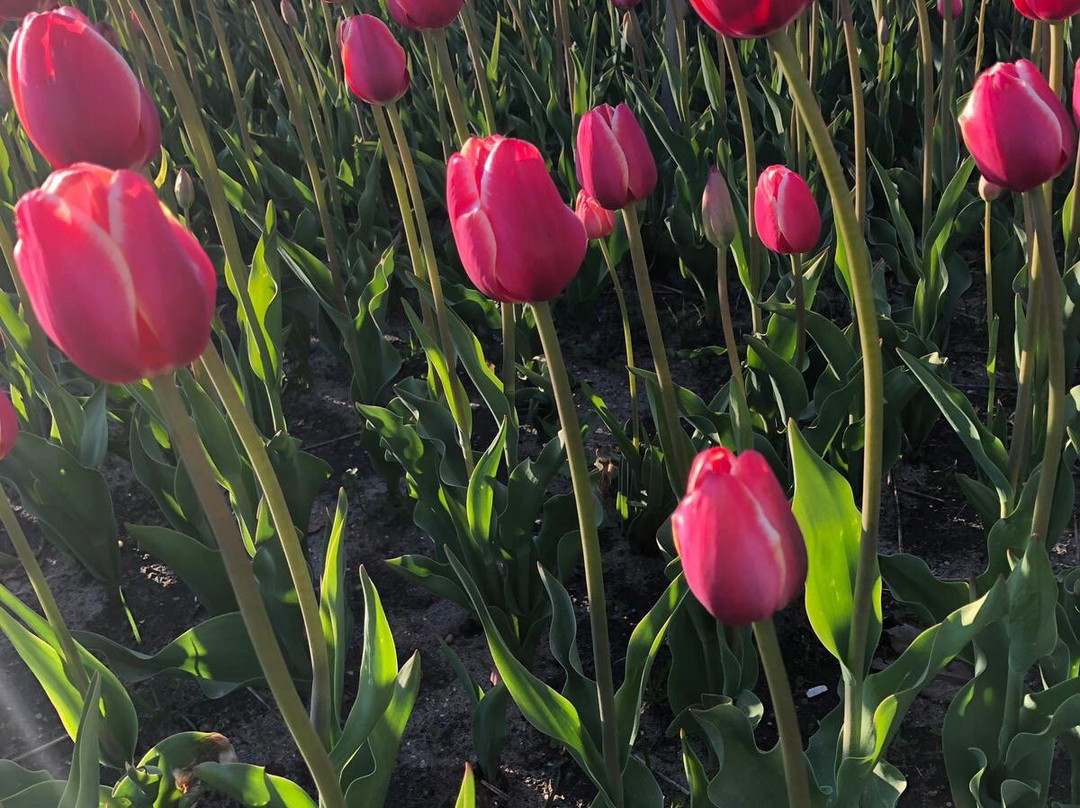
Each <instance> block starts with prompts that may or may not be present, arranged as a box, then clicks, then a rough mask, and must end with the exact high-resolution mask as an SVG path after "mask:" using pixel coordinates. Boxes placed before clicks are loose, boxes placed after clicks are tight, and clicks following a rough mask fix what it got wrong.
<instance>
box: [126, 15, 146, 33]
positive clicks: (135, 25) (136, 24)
mask: <svg viewBox="0 0 1080 808" xmlns="http://www.w3.org/2000/svg"><path fill="white" fill-rule="evenodd" d="M128 20H129V21H130V22H131V28H132V30H134V31H137V32H138V33H140V34H142V35H143V36H146V31H145V30H144V29H143V27H142V20H140V19H139V15H138V14H136V13H135V11H134V10H132V11H129V12H128Z"/></svg>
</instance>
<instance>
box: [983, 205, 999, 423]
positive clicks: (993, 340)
mask: <svg viewBox="0 0 1080 808" xmlns="http://www.w3.org/2000/svg"><path fill="white" fill-rule="evenodd" d="M984 206H985V211H984V214H983V268H984V273H985V277H986V328H987V349H986V381H987V386H988V392H987V397H986V425H987V427H989V428H992V426H993V423H994V410H995V407H996V398H997V352H998V326H999V324H1000V320H999V318H998V316H997V315H996V314H995V313H994V256H993V238H992V228H993V224H994V216H993V203H992V202H990V201H987V202H985V203H984Z"/></svg>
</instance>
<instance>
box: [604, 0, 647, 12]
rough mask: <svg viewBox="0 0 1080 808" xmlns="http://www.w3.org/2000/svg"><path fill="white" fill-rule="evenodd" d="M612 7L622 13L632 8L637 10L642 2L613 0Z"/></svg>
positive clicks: (636, 0) (638, 0) (639, 0)
mask: <svg viewBox="0 0 1080 808" xmlns="http://www.w3.org/2000/svg"><path fill="white" fill-rule="evenodd" d="M611 5H613V6H615V8H617V9H621V10H622V11H627V10H629V9H631V8H637V7H638V6H639V5H641V0H611Z"/></svg>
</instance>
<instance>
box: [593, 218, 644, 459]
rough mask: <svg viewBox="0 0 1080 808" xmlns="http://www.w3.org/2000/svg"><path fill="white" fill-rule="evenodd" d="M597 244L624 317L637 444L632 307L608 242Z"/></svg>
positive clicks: (632, 427) (632, 411) (638, 415)
mask: <svg viewBox="0 0 1080 808" xmlns="http://www.w3.org/2000/svg"><path fill="white" fill-rule="evenodd" d="M597 244H599V245H600V252H601V253H603V255H604V263H605V264H606V265H607V271H608V275H610V276H611V283H612V285H613V286H614V287H615V299H616V300H617V301H618V303H619V316H620V317H621V318H622V328H623V347H624V348H625V350H626V368H627V375H628V376H629V379H628V382H629V389H630V418H631V422H630V423H631V425H632V426H631V429H632V430H633V432H632V437H633V440H634V446H637V445H639V441H640V439H641V415H640V413H639V412H638V394H637V376H635V375H634V371H633V370H632V368H634V367H635V364H634V336H633V333H632V332H631V329H630V309H629V308H628V307H627V305H626V295H625V294H624V293H623V288H622V281H620V280H619V273H618V272H616V271H615V263H614V262H613V261H612V260H611V252H610V251H609V250H608V248H607V244H606V243H605V242H604V240H603V239H600V240H598V241H597Z"/></svg>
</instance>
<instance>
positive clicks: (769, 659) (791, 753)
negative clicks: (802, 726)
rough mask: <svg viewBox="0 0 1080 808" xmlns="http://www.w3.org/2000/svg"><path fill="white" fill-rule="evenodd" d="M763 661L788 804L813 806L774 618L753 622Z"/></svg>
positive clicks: (803, 806) (790, 806)
mask: <svg viewBox="0 0 1080 808" xmlns="http://www.w3.org/2000/svg"><path fill="white" fill-rule="evenodd" d="M754 637H755V638H756V639H757V645H758V653H760V654H761V665H762V667H763V668H765V679H766V680H767V681H768V683H769V695H770V696H772V704H773V711H774V712H775V713H776V729H777V732H778V733H779V735H780V751H781V753H782V754H783V757H784V779H785V780H786V781H787V793H788V806H789V808H810V781H809V780H808V779H807V776H806V758H805V756H804V755H803V745H802V733H801V732H800V731H799V718H798V715H796V713H795V701H794V699H792V697H791V685H790V684H788V677H787V670H785V668H784V657H783V655H782V654H781V653H780V643H779V642H777V640H776V627H775V626H774V625H773V621H772V619H771V618H770V619H769V620H763V621H761V622H760V623H754Z"/></svg>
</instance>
